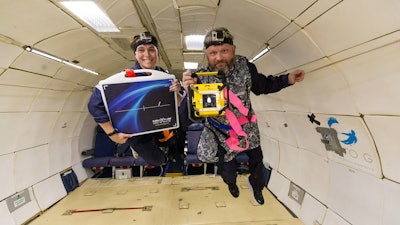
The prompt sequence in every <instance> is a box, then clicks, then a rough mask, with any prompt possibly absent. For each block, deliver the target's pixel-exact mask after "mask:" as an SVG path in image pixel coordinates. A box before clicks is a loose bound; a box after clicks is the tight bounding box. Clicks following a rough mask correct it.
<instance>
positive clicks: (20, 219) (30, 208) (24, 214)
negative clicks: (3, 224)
mask: <svg viewBox="0 0 400 225" xmlns="http://www.w3.org/2000/svg"><path fill="white" fill-rule="evenodd" d="M27 190H28V192H29V196H30V199H31V201H30V202H28V203H26V204H25V205H23V206H21V207H20V208H18V210H16V211H14V212H12V213H11V215H12V217H13V219H14V221H15V224H18V225H20V224H23V223H24V222H26V221H27V220H29V219H30V218H32V217H33V216H34V215H36V214H37V213H39V212H40V208H39V205H38V203H37V201H36V198H35V195H34V194H33V190H32V188H28V189H27Z"/></svg>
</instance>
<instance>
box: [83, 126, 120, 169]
mask: <svg viewBox="0 0 400 225" xmlns="http://www.w3.org/2000/svg"><path fill="white" fill-rule="evenodd" d="M115 149H116V145H115V143H114V142H113V141H112V140H111V139H110V138H109V137H108V136H107V134H106V133H105V132H104V131H103V129H102V128H101V127H100V126H97V127H96V136H95V143H94V149H93V155H92V156H91V157H89V158H86V159H84V160H83V161H82V166H83V167H85V168H102V167H110V160H111V159H112V158H113V157H114V154H115Z"/></svg>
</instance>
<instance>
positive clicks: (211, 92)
mask: <svg viewBox="0 0 400 225" xmlns="http://www.w3.org/2000/svg"><path fill="white" fill-rule="evenodd" d="M216 75H220V76H222V81H223V83H207V84H195V85H193V87H192V88H189V104H188V107H189V114H191V115H192V116H194V117H197V118H201V117H215V116H222V115H224V114H225V108H226V107H227V101H226V99H225V97H224V90H225V87H226V85H225V74H223V73H222V72H196V73H193V74H192V77H196V76H216Z"/></svg>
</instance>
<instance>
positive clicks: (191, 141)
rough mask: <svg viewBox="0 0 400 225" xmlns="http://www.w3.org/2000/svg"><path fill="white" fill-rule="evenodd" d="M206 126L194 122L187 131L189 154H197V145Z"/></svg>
mask: <svg viewBox="0 0 400 225" xmlns="http://www.w3.org/2000/svg"><path fill="white" fill-rule="evenodd" d="M203 129H204V126H203V124H201V123H193V124H191V125H190V126H189V127H188V131H187V154H197V145H198V144H199V140H200V135H201V133H202V132H203Z"/></svg>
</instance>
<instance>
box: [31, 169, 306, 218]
mask: <svg viewBox="0 0 400 225" xmlns="http://www.w3.org/2000/svg"><path fill="white" fill-rule="evenodd" d="M246 180H247V176H245V175H240V176H239V177H238V186H239V189H240V196H239V197H238V198H233V197H232V196H231V195H230V193H229V191H228V188H227V186H226V184H225V183H223V181H222V179H221V177H220V176H216V177H215V176H212V175H196V176H185V177H182V176H181V177H179V176H178V177H143V178H132V179H126V180H114V179H108V178H102V179H88V180H86V181H85V182H84V183H83V184H82V185H81V186H80V187H79V188H77V189H76V190H74V191H73V192H71V193H70V194H69V195H67V196H66V197H65V198H64V199H62V200H61V201H60V202H58V203H57V204H55V205H54V206H53V207H51V208H50V209H48V210H47V211H46V212H44V213H43V214H42V215H41V216H39V217H38V218H36V219H35V220H33V221H32V222H31V223H29V224H30V225H71V224H73V225H111V224H118V225H135V224H140V225H143V224H152V225H153V224H154V225H172V224H173V225H183V224H188V225H189V224H190V225H192V224H213V225H216V224H221V225H222V224H229V225H233V224H237V225H239V224H255V225H257V224H260V225H261V224H263V225H303V223H301V222H300V221H299V220H298V219H297V218H293V216H292V215H291V214H290V213H289V212H288V211H287V210H286V209H285V207H284V206H282V204H281V203H280V202H279V201H277V200H276V199H275V197H274V196H273V195H272V194H271V193H270V192H269V191H268V190H267V189H264V191H263V194H264V198H265V204H264V205H262V206H259V205H254V204H253V199H252V195H251V193H250V190H249V189H248V187H247V182H246ZM93 209H94V210H96V209H108V210H103V211H92V212H78V210H93ZM73 210H76V211H73Z"/></svg>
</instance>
